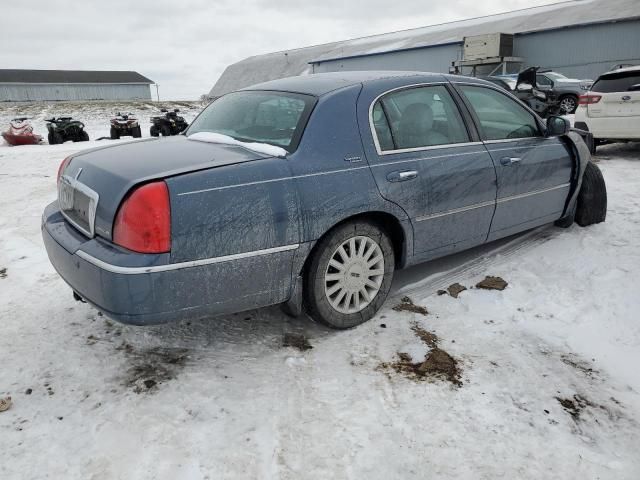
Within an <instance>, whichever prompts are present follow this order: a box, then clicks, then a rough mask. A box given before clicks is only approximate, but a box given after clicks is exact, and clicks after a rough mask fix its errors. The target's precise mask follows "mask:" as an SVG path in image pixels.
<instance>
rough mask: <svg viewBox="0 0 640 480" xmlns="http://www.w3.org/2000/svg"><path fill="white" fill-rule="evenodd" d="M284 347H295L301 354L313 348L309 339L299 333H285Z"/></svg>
mask: <svg viewBox="0 0 640 480" xmlns="http://www.w3.org/2000/svg"><path fill="white" fill-rule="evenodd" d="M282 346H283V347H293V348H296V349H298V350H300V351H301V352H304V351H306V350H311V349H312V348H313V347H312V346H311V344H310V343H309V341H308V340H307V337H305V336H304V335H302V334H299V333H285V334H284V337H283V339H282Z"/></svg>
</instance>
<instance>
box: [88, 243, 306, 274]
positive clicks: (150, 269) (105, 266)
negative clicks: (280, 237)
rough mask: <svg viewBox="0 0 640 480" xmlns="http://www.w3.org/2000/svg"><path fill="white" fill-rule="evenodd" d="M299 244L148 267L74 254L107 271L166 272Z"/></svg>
mask: <svg viewBox="0 0 640 480" xmlns="http://www.w3.org/2000/svg"><path fill="white" fill-rule="evenodd" d="M299 246H300V244H298V243H295V244H291V245H283V246H280V247H273V248H265V249H263V250H253V251H251V252H244V253H234V254H232V255H224V256H221V257H212V258H203V259H200V260H192V261H188V262H179V263H169V264H166V265H156V266H150V267H122V266H120V265H113V264H111V263H107V262H105V261H103V260H100V259H99V258H96V257H94V256H93V255H91V254H89V253H87V252H85V251H83V250H78V251H77V252H76V255H78V256H79V257H80V258H82V259H83V260H86V261H87V262H89V263H91V264H92V265H95V266H96V267H98V268H101V269H102V270H106V271H108V272H112V273H119V274H122V275H140V274H143V273H156V272H168V271H171V270H180V269H182V268H192V267H201V266H203V265H212V264H214V263H222V262H230V261H233V260H241V259H244V258H251V257H257V256H261V255H271V254H273V253H280V252H288V251H289V250H296V249H297V248H298V247H299Z"/></svg>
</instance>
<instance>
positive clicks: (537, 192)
mask: <svg viewBox="0 0 640 480" xmlns="http://www.w3.org/2000/svg"><path fill="white" fill-rule="evenodd" d="M570 186H571V182H569V183H563V184H562V185H556V186H554V187H549V188H542V189H540V190H531V191H530V192H525V193H519V194H518V195H511V196H509V197H502V198H499V199H498V203H504V202H510V201H511V200H518V199H520V198H525V197H531V196H533V195H540V194H541V193H547V192H552V191H553V190H560V189H561V188H567V187H570Z"/></svg>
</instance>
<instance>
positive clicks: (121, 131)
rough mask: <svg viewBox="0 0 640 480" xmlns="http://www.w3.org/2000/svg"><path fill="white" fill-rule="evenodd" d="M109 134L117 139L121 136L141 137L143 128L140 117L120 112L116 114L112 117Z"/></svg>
mask: <svg viewBox="0 0 640 480" xmlns="http://www.w3.org/2000/svg"><path fill="white" fill-rule="evenodd" d="M109 134H110V136H111V139H112V140H117V139H119V138H120V137H126V136H131V137H133V138H140V137H142V130H141V129H140V123H138V119H137V118H136V117H135V116H134V115H133V114H131V113H125V114H122V113H120V112H118V113H116V116H115V117H114V118H112V119H111V129H110V131H109Z"/></svg>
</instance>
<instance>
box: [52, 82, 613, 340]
mask: <svg viewBox="0 0 640 480" xmlns="http://www.w3.org/2000/svg"><path fill="white" fill-rule="evenodd" d="M606 198H607V197H606V189H605V185H604V181H603V179H602V175H601V173H600V170H599V169H598V168H597V167H596V166H595V165H594V164H593V163H591V162H590V155H589V151H588V149H587V148H586V146H585V144H584V143H583V141H582V139H581V138H580V136H579V135H577V134H576V133H574V132H572V131H570V128H569V124H568V122H567V121H566V120H565V119H563V118H561V117H551V118H550V119H548V120H547V122H544V121H542V120H541V119H540V118H539V117H537V116H536V115H535V113H533V112H532V111H531V110H530V109H528V108H527V107H526V106H524V105H523V104H522V103H520V102H519V101H518V100H517V99H516V98H515V97H513V96H512V95H511V94H509V93H508V92H506V91H504V90H503V89H501V88H499V87H496V86H495V85H493V84H491V83H489V82H486V81H482V80H478V79H473V78H467V77H461V76H449V75H440V74H429V73H418V72H352V73H333V74H318V75H309V76H302V77H294V78H285V79H281V80H275V81H271V82H267V83H263V84H260V85H255V86H253V87H249V88H246V89H243V90H240V91H237V92H234V93H230V94H228V95H225V96H223V97H221V98H219V99H217V100H216V101H215V102H213V103H212V104H211V105H209V106H208V107H207V108H206V109H205V110H204V111H203V112H202V113H201V114H200V115H199V116H198V117H197V118H196V119H195V120H194V122H193V123H192V125H191V126H190V127H189V128H188V129H187V130H186V132H184V133H183V134H182V135H179V136H177V137H167V138H159V139H158V138H152V139H148V140H142V141H136V142H132V143H127V144H120V145H116V146H109V147H102V148H96V149H93V150H88V151H83V152H80V153H77V154H74V155H72V156H70V157H68V158H66V159H65V160H64V161H63V162H62V164H61V165H60V169H59V172H58V199H57V201H55V202H53V203H52V204H50V205H49V206H47V207H46V209H45V212H44V215H43V219H42V235H43V238H44V243H45V246H46V249H47V253H48V255H49V258H50V260H51V263H52V264H53V266H54V267H55V269H56V270H57V271H58V273H59V274H60V276H61V277H62V278H63V279H64V280H65V281H66V282H67V283H68V284H69V286H70V287H71V288H72V289H73V292H74V296H75V297H76V298H77V299H83V300H85V301H87V302H89V303H90V304H92V305H94V306H95V307H96V308H98V309H99V310H100V311H102V312H104V314H105V315H107V316H109V317H111V318H114V319H116V320H119V321H121V322H125V323H131V324H136V325H145V324H154V323H161V322H166V321H172V320H178V319H185V318H194V317H205V316H213V315H219V314H226V313H230V312H238V311H242V310H247V309H253V308H257V307H263V306H267V305H274V304H283V306H284V307H285V310H286V311H287V312H289V313H291V314H299V313H300V312H301V311H302V310H306V312H307V313H308V314H309V315H310V316H311V317H313V318H314V319H316V320H318V321H320V322H323V323H325V324H327V325H329V326H331V327H334V328H349V327H353V326H355V325H357V324H360V323H362V322H364V321H366V320H368V319H370V318H371V317H373V316H374V315H375V313H376V312H377V311H378V310H379V309H380V308H381V306H382V305H383V303H384V301H385V299H386V297H387V294H388V292H389V288H390V286H391V282H392V280H393V274H394V271H395V270H396V269H399V268H403V267H406V266H409V265H413V264H416V263H419V262H424V261H428V260H431V259H434V258H437V257H441V256H444V255H448V254H451V253H454V252H459V251H461V250H464V249H468V248H471V247H474V246H476V245H480V244H483V243H486V242H491V241H492V240H496V239H499V238H502V237H506V236H508V235H512V234H515V233H518V232H522V231H524V230H528V229H531V228H534V227H537V226H540V225H544V224H547V223H551V222H556V224H558V225H560V226H563V227H568V226H569V225H571V224H572V223H573V222H574V221H575V222H577V223H578V224H579V225H582V226H585V225H589V224H593V223H598V222H602V221H604V219H605V216H606V206H607V205H606Z"/></svg>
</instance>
